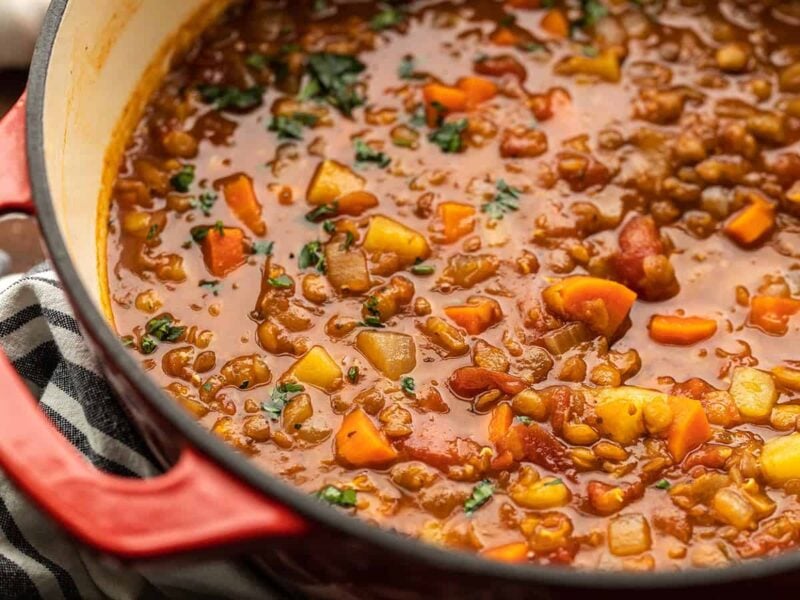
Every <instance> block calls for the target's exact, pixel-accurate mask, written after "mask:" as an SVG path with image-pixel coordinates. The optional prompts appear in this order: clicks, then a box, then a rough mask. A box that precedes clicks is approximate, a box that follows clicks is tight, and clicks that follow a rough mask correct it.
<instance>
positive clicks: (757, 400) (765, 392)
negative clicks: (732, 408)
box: [730, 367, 778, 422]
mask: <svg viewBox="0 0 800 600" xmlns="http://www.w3.org/2000/svg"><path fill="white" fill-rule="evenodd" d="M730 392H731V396H733V400H734V402H735V403H736V408H738V409H739V413H741V415H742V418H743V419H744V420H745V421H751V422H763V421H766V420H767V419H768V418H769V415H770V413H771V412H772V407H773V406H775V402H777V400H778V391H777V390H776V389H775V382H774V381H773V380H772V376H771V375H770V374H769V373H765V372H764V371H759V370H758V369H753V368H752V367H736V368H735V369H734V370H733V376H732V377H731V387H730Z"/></svg>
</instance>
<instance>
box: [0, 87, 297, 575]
mask: <svg viewBox="0 0 800 600" xmlns="http://www.w3.org/2000/svg"><path fill="white" fill-rule="evenodd" d="M9 212H25V213H28V214H33V212H34V206H33V201H32V198H31V191H30V184H29V180H28V173H27V165H26V158H25V96H24V95H23V97H22V98H20V100H19V101H18V102H17V104H16V105H15V106H14V108H13V109H11V111H10V112H9V113H8V115H7V116H6V117H5V118H4V119H3V121H2V122H0V216H2V215H3V214H5V213H9ZM0 390H2V391H1V392H0V468H2V470H3V471H4V472H5V474H6V475H7V476H8V477H10V478H11V479H12V480H14V482H15V483H16V484H17V485H18V486H19V487H20V488H21V489H22V490H23V491H24V492H25V493H27V495H28V496H30V498H32V499H33V501H34V502H35V503H36V504H38V506H39V507H41V508H42V509H43V510H44V511H46V512H47V513H48V514H50V516H52V517H53V518H54V519H55V520H56V521H57V522H58V524H59V525H61V526H62V527H64V528H65V529H66V530H68V531H69V532H70V533H72V534H73V535H74V536H75V537H77V538H78V539H79V540H81V541H82V542H84V543H86V544H87V545H89V546H90V547H93V548H95V549H96V550H99V551H101V552H104V553H106V554H109V555H112V556H115V557H117V558H120V559H125V560H144V559H153V558H161V557H164V556H170V555H174V554H183V553H189V552H194V551H200V550H207V549H209V550H210V549H215V548H217V547H220V546H228V545H233V544H236V543H242V542H248V541H255V540H258V539H264V538H270V537H279V536H294V535H299V534H302V533H304V532H305V531H307V529H308V525H307V523H306V522H305V521H304V520H303V519H302V518H300V517H299V516H297V515H296V514H294V513H293V512H291V511H290V510H289V509H287V508H286V507H284V506H281V505H280V504H278V503H276V502H274V501H271V500H269V499H267V498H266V497H264V496H263V495H262V494H260V493H259V492H257V491H256V490H254V489H252V488H250V487H248V486H247V485H246V484H244V483H243V482H241V481H239V480H238V479H236V478H235V477H233V476H231V475H229V474H228V473H226V472H225V471H223V470H222V469H221V468H220V467H218V466H217V465H215V464H214V463H213V462H212V461H211V460H210V459H208V458H206V457H205V456H203V455H201V454H199V453H198V452H197V451H196V450H194V449H192V448H190V447H188V446H187V447H184V448H183V450H182V452H181V455H180V457H179V459H178V461H177V462H176V464H175V465H174V466H173V467H172V469H171V470H170V471H169V472H167V473H166V474H164V475H161V476H159V477H154V478H151V479H126V478H123V477H116V476H113V475H109V474H107V473H103V472H102V471H98V470H97V469H95V468H94V466H93V465H91V464H90V463H89V462H88V461H86V460H85V459H84V458H83V456H81V455H80V454H79V453H78V451H77V450H75V448H73V447H72V445H71V444H70V443H69V442H68V441H67V440H66V439H64V438H63V437H62V436H61V435H60V434H59V433H58V431H56V429H55V428H54V427H53V426H52V424H51V423H50V421H49V420H48V419H47V417H46V416H45V415H44V413H43V412H42V411H41V410H39V408H38V405H37V401H36V399H35V398H34V397H33V396H32V395H31V393H30V392H29V391H28V388H27V387H26V386H25V384H24V383H23V382H22V380H21V379H20V378H19V376H18V375H17V373H16V371H15V370H14V368H13V366H12V365H11V363H10V362H9V361H8V359H7V358H6V356H5V355H4V354H3V353H2V352H1V351H0Z"/></svg>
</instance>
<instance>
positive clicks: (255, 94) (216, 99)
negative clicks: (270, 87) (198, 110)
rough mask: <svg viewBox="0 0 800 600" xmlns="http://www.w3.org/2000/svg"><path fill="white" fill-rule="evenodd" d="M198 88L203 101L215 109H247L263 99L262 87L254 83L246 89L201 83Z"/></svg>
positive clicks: (258, 103)
mask: <svg viewBox="0 0 800 600" xmlns="http://www.w3.org/2000/svg"><path fill="white" fill-rule="evenodd" d="M198 90H199V91H200V96H201V97H202V98H203V102H205V103H206V104H213V105H214V108H216V109H217V110H249V109H251V108H255V107H256V106H259V105H260V104H261V102H262V101H263V97H264V88H262V87H261V86H258V85H255V86H253V87H250V88H247V89H244V90H242V89H239V88H237V87H234V86H220V85H201V86H200V87H199V88H198Z"/></svg>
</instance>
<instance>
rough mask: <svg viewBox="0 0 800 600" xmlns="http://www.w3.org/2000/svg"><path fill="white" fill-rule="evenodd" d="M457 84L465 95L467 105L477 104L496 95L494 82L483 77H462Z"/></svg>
mask: <svg viewBox="0 0 800 600" xmlns="http://www.w3.org/2000/svg"><path fill="white" fill-rule="evenodd" d="M457 85H458V89H460V90H461V91H463V92H464V93H465V94H466V95H467V105H468V106H469V107H475V106H478V105H479V104H481V103H482V102H486V101H487V100H491V99H492V98H494V97H495V96H496V95H497V86H496V85H495V84H494V82H492V81H490V80H488V79H485V78H483V77H462V78H461V79H459V80H458V84H457Z"/></svg>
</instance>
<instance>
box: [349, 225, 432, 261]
mask: <svg viewBox="0 0 800 600" xmlns="http://www.w3.org/2000/svg"><path fill="white" fill-rule="evenodd" d="M364 249H365V250H366V251H367V252H390V253H392V254H396V255H397V256H399V257H400V258H402V259H404V260H405V261H407V262H409V263H413V262H415V261H416V260H418V259H419V260H425V259H426V258H428V257H429V256H430V254H431V249H430V247H429V246H428V241H427V240H426V239H425V236H424V235H422V234H421V233H419V232H417V231H414V230H413V229H410V228H409V227H406V226H405V225H403V224H402V223H398V222H397V221H395V220H394V219H390V218H388V217H383V216H380V215H379V216H377V217H372V219H371V220H370V223H369V229H368V230H367V235H366V237H365V238H364Z"/></svg>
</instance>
